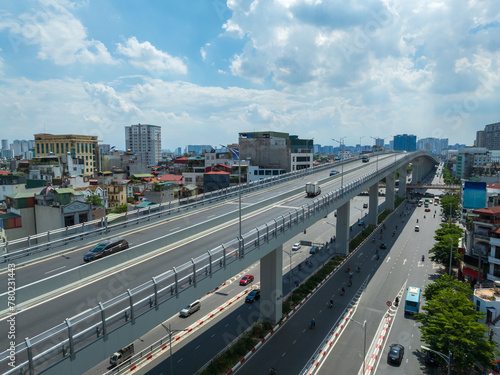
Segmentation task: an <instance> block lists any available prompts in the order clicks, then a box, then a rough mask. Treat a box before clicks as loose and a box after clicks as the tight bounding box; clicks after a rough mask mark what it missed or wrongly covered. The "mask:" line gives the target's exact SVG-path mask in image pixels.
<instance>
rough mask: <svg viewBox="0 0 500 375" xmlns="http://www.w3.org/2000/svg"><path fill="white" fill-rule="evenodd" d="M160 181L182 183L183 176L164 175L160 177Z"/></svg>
mask: <svg viewBox="0 0 500 375" xmlns="http://www.w3.org/2000/svg"><path fill="white" fill-rule="evenodd" d="M158 181H161V182H165V181H176V182H179V181H182V176H180V175H177V174H164V175H163V176H160V177H158Z"/></svg>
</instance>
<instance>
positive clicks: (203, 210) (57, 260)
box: [0, 157, 392, 288]
mask: <svg viewBox="0 0 500 375" xmlns="http://www.w3.org/2000/svg"><path fill="white" fill-rule="evenodd" d="M385 158H387V157H385ZM381 159H382V158H381ZM390 160H392V159H390ZM359 166H365V165H363V164H362V163H361V162H354V163H350V164H347V165H345V166H344V181H345V183H347V182H348V181H350V180H351V178H350V176H351V175H352V174H353V173H351V172H350V171H351V170H353V169H355V168H357V167H359ZM358 174H359V173H356V175H358ZM328 176H329V170H327V171H324V172H320V173H318V174H315V175H312V176H306V177H305V178H300V179H297V180H293V181H289V182H286V183H284V184H280V185H273V186H272V187H270V188H268V189H266V190H257V191H254V192H251V193H249V194H245V195H242V207H246V206H248V205H252V204H255V203H258V202H260V201H262V200H264V199H266V198H268V197H269V196H270V195H278V194H282V193H283V192H285V191H289V190H294V189H296V188H302V187H304V186H305V183H306V182H307V181H309V179H313V180H321V179H324V178H327V177H328ZM331 180H333V181H335V184H334V185H332V187H334V188H333V189H327V186H326V185H325V184H323V186H322V189H323V194H324V193H325V192H328V191H332V190H334V189H336V188H338V187H340V181H341V178H340V175H337V176H334V177H332V178H331ZM297 197H299V199H298V200H295V201H293V200H292V199H288V200H286V201H287V202H292V201H293V206H294V207H300V206H301V205H302V204H305V203H307V202H309V201H310V199H307V198H305V194H298V195H297ZM237 210H238V198H232V199H229V200H226V201H224V202H221V203H218V204H215V205H211V206H210V207H206V206H200V207H199V208H197V209H196V210H195V211H192V212H190V213H187V214H184V215H181V216H179V217H174V218H166V219H165V218H162V219H160V220H157V221H154V220H152V222H151V224H150V225H148V226H140V227H137V226H135V225H134V226H131V227H129V228H125V229H123V230H120V231H117V232H113V233H112V234H108V235H104V236H101V235H98V236H96V237H95V238H93V240H92V241H89V239H85V240H84V241H82V243H72V244H69V245H68V250H67V251H65V252H64V253H62V254H59V255H56V256H53V257H50V258H49V259H43V260H40V261H37V262H34V263H31V264H27V265H24V266H21V265H18V266H17V269H16V271H17V282H16V286H17V288H20V287H22V286H23V285H28V284H31V283H33V282H36V281H38V280H40V279H42V278H46V277H49V276H53V275H56V274H58V273H61V272H64V271H67V270H69V269H72V268H75V267H78V266H81V265H83V264H84V262H83V254H84V253H85V252H86V251H87V250H89V249H90V248H91V247H92V246H93V245H94V244H96V243H97V242H99V241H101V240H102V239H105V238H112V237H117V236H118V235H119V236H123V237H125V238H126V239H127V240H128V241H129V243H130V246H134V245H138V244H141V243H143V242H145V241H148V240H150V239H152V238H156V237H158V236H162V235H164V234H166V233H169V232H173V231H176V230H179V229H181V228H184V227H186V226H192V225H195V224H197V223H200V222H203V221H206V220H210V219H213V218H215V217H219V216H221V215H224V214H226V213H228V212H235V211H237ZM244 224H245V222H243V224H242V225H244ZM251 229H253V228H251ZM245 230H246V229H245ZM244 232H245V231H244ZM235 237H236V236H235ZM0 285H2V286H4V285H5V286H6V285H7V274H6V272H3V273H1V274H0Z"/></svg>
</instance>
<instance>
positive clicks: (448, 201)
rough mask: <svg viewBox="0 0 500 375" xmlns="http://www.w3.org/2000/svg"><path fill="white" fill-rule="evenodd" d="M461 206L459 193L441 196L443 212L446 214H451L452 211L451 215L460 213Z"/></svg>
mask: <svg viewBox="0 0 500 375" xmlns="http://www.w3.org/2000/svg"><path fill="white" fill-rule="evenodd" d="M459 206H460V197H459V196H458V194H453V195H445V196H444V197H443V198H441V208H442V209H443V213H444V214H445V215H446V216H449V215H450V212H451V216H456V215H457V214H458V210H459ZM450 209H451V211H450Z"/></svg>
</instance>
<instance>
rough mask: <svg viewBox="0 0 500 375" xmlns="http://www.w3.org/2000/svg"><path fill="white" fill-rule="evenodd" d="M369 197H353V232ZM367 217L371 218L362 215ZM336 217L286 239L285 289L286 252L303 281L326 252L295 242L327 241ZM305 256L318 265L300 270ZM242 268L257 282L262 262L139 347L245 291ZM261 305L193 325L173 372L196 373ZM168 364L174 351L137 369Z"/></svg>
mask: <svg viewBox="0 0 500 375" xmlns="http://www.w3.org/2000/svg"><path fill="white" fill-rule="evenodd" d="M380 201H381V205H380V208H379V211H382V210H383V207H384V198H383V197H381V199H380ZM366 202H368V197H367V196H358V197H355V198H354V199H353V201H352V208H353V210H352V211H351V217H350V223H351V224H353V232H352V235H353V236H355V235H357V234H358V233H359V231H360V230H361V228H362V227H361V226H358V225H356V223H357V221H358V220H359V218H360V216H359V215H360V211H364V212H365V214H366V213H367V212H366V211H367V210H366V209H363V204H364V203H366ZM362 219H366V218H365V217H364V216H362ZM334 223H335V216H334V214H333V213H332V214H331V215H329V216H328V217H327V218H324V219H323V220H321V221H320V222H318V223H317V224H315V225H313V226H312V227H310V228H309V229H308V230H307V233H306V234H300V235H298V236H297V237H295V238H294V239H292V240H290V241H288V242H287V243H285V244H284V245H283V250H284V256H283V269H282V270H283V291H284V292H286V291H287V290H289V287H290V278H289V275H290V273H289V270H290V263H289V256H288V254H287V252H288V253H289V254H290V253H291V254H292V264H291V268H292V277H293V279H292V285H295V281H296V280H297V281H299V282H301V281H302V280H304V279H305V278H306V277H307V276H308V275H310V274H311V273H313V272H314V271H315V270H316V269H317V267H318V266H320V265H321V264H322V259H324V258H323V256H324V254H321V256H317V255H313V256H310V254H309V250H310V248H311V247H310V246H302V247H301V249H299V250H298V251H291V247H292V244H293V243H296V242H299V241H311V242H314V243H320V242H321V243H324V242H326V241H327V240H328V239H329V238H331V236H332V235H334V233H335V232H334V230H335V224H334ZM333 253H334V248H333V247H332V250H331V251H330V252H329V254H330V256H331V255H333ZM306 258H309V259H311V260H312V261H313V263H314V265H315V266H314V267H312V268H310V267H304V268H303V269H302V270H301V271H298V264H299V263H302V264H303V262H304V260H305V259H306ZM243 274H252V275H254V276H255V282H254V284H257V283H258V282H259V280H260V268H259V263H255V264H253V265H252V267H249V268H248V269H247V270H245V271H244V272H242V273H241V274H239V275H236V276H235V277H234V278H232V279H231V280H228V283H227V286H225V287H223V288H220V289H219V290H217V292H215V293H212V294H210V295H208V296H206V297H204V298H203V299H202V300H201V301H202V306H203V309H202V310H201V311H200V312H197V313H195V314H193V315H192V316H190V317H189V318H182V317H179V316H173V317H171V318H169V319H168V320H166V321H165V322H164V323H163V324H162V325H161V326H159V327H157V328H156V329H155V330H153V331H151V332H149V333H148V334H147V335H144V336H142V337H140V338H139V339H138V340H136V341H135V342H134V346H135V348H136V352H138V351H139V350H143V349H145V348H147V347H148V346H149V345H151V344H152V343H154V342H155V341H156V340H159V339H160V338H162V337H165V335H166V334H167V329H166V327H169V326H170V327H171V328H172V329H175V330H183V329H185V328H186V327H188V326H189V325H191V324H193V323H195V322H197V321H198V320H200V319H202V318H203V316H204V315H205V314H206V313H207V312H210V311H214V310H215V309H217V308H218V307H219V306H221V305H222V304H223V303H225V302H226V301H228V300H229V299H231V298H233V297H234V296H235V295H237V294H238V293H241V291H242V290H244V289H245V287H243V286H240V285H239V280H240V279H241V277H242V276H243ZM259 308H260V302H256V303H253V304H245V303H244V302H243V300H241V301H240V302H238V303H235V304H233V305H232V307H231V308H229V309H225V310H224V312H223V313H220V314H219V315H217V316H216V318H214V319H213V320H210V321H209V322H207V324H206V325H203V327H202V328H200V329H198V330H197V331H194V332H193V333H192V334H191V335H190V336H189V338H188V339H183V340H182V341H181V342H179V343H174V346H173V348H174V356H173V358H172V361H173V363H174V370H175V372H174V373H179V374H192V373H195V371H197V370H198V369H199V368H200V367H202V366H203V365H205V364H206V363H207V362H209V361H210V360H211V359H212V358H213V356H214V355H215V354H216V353H218V352H219V351H221V350H223V349H224V348H225V347H226V346H227V345H228V344H229V343H230V342H231V341H232V340H234V339H235V338H236V337H238V336H239V335H240V334H241V332H242V331H244V330H245V329H246V328H248V327H250V326H251V325H252V324H253V323H254V322H255V321H257V320H258V318H259V316H260V310H259ZM109 369H110V367H109V363H108V361H105V362H102V363H100V364H99V365H98V366H96V367H95V368H93V369H92V370H90V371H88V372H87V373H86V375H93V374H102V373H104V372H105V371H107V370H109ZM169 369H170V357H169V356H168V353H165V354H163V355H162V356H160V357H158V358H156V359H155V360H152V361H148V363H147V365H146V366H145V367H143V368H140V369H139V370H138V371H136V373H139V374H158V373H162V372H163V373H165V374H169V371H170V370H169Z"/></svg>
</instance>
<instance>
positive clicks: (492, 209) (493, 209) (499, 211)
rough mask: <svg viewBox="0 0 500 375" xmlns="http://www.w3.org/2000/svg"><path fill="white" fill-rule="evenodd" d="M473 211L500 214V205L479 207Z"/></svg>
mask: <svg viewBox="0 0 500 375" xmlns="http://www.w3.org/2000/svg"><path fill="white" fill-rule="evenodd" d="M472 213H474V214H483V215H500V206H495V207H486V208H479V209H477V210H472Z"/></svg>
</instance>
